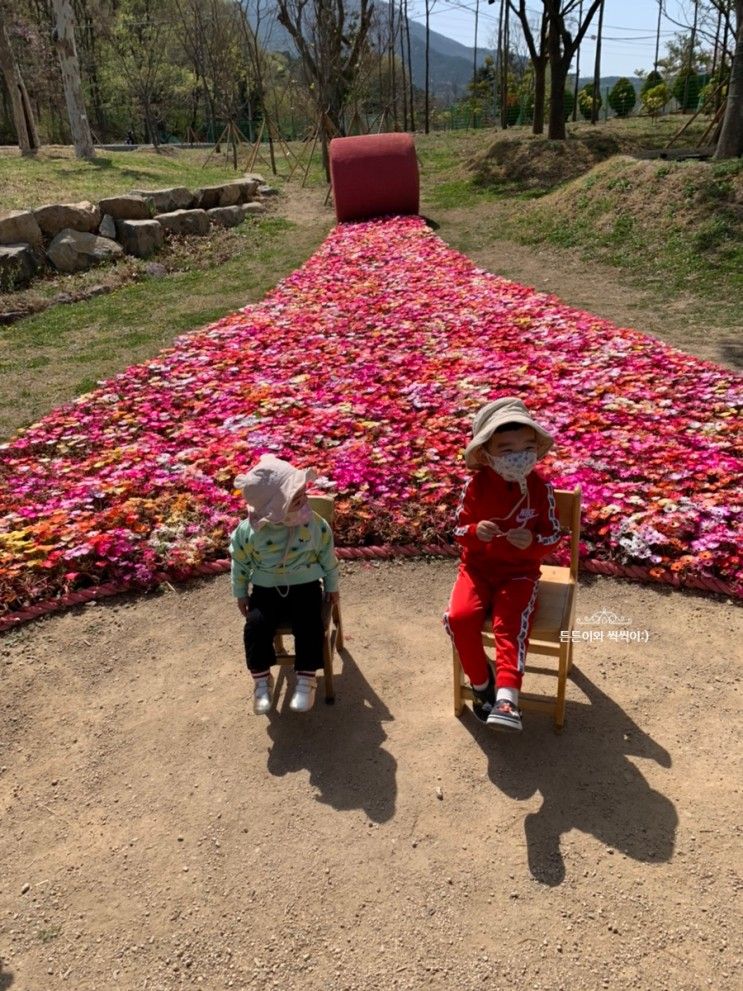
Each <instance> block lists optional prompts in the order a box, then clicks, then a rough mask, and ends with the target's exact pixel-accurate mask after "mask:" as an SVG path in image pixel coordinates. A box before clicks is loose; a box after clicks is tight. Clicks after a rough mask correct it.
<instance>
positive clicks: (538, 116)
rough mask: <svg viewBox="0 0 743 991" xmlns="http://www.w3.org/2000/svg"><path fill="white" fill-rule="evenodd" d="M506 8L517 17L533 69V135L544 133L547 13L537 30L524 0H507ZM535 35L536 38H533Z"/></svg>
mask: <svg viewBox="0 0 743 991" xmlns="http://www.w3.org/2000/svg"><path fill="white" fill-rule="evenodd" d="M508 6H509V7H510V9H511V10H512V11H513V13H514V14H515V15H516V16H517V17H518V19H519V22H520V24H521V30H522V32H523V35H524V40H525V41H526V47H527V48H528V50H529V58H530V59H531V64H532V66H533V67H534V123H533V125H532V131H533V133H534V134H542V133H543V131H544V104H545V93H546V90H547V63H548V61H549V55H548V52H547V11H546V10H544V9H543V10H542V12H541V16H540V18H539V27H538V29H532V25H531V23H530V22H529V15H528V11H527V9H526V0H508ZM535 34H536V37H535Z"/></svg>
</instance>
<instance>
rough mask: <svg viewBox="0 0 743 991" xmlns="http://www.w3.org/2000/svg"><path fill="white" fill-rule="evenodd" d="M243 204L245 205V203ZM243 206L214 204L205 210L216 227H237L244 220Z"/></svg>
mask: <svg viewBox="0 0 743 991" xmlns="http://www.w3.org/2000/svg"><path fill="white" fill-rule="evenodd" d="M243 206H247V203H246V204H243ZM243 206H215V207H213V208H212V209H211V210H207V213H208V215H209V219H210V220H211V222H212V223H213V224H216V225H217V226H218V227H237V225H238V224H241V223H242V222H243V220H245V212H244V210H243Z"/></svg>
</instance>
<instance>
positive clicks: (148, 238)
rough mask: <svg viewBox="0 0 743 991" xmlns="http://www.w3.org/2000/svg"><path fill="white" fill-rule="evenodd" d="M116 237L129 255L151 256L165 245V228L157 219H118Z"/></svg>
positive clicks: (138, 256)
mask: <svg viewBox="0 0 743 991" xmlns="http://www.w3.org/2000/svg"><path fill="white" fill-rule="evenodd" d="M116 238H117V240H118V241H119V242H120V243H121V245H122V247H123V248H124V251H126V253H127V254H128V255H136V256H137V258H149V256H150V255H151V254H153V253H154V252H155V251H158V250H159V249H160V248H162V246H163V229H162V227H161V226H160V224H159V223H158V222H157V220H117V221H116Z"/></svg>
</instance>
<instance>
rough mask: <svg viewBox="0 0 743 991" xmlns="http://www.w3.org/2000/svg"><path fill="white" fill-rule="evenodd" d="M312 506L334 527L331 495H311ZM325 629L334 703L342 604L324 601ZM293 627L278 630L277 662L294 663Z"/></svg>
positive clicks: (328, 691) (328, 686)
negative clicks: (335, 656)
mask: <svg viewBox="0 0 743 991" xmlns="http://www.w3.org/2000/svg"><path fill="white" fill-rule="evenodd" d="M309 503H310V507H311V508H312V510H313V512H315V513H317V514H318V516H322V518H323V519H324V520H326V521H327V522H328V523H329V524H330V527H331V529H332V527H333V522H334V519H335V502H334V500H333V498H332V497H331V496H310V497H309ZM322 618H323V629H324V630H325V639H324V641H323V652H322V663H323V672H324V676H325V677H324V682H325V702H326V703H327V705H332V704H333V703H334V702H335V690H334V688H333V654H334V652H335V651H336V650H337V651H339V652H340V651H341V650H343V622H342V620H341V610H340V606H337V605H331V603H330V602H323V610H322ZM291 633H292V631H291V627H290V626H288V625H287V626H282V627H280V628H279V629H278V630H277V631H276V636H275V638H274V650H275V651H276V663H277V664H281V665H293V664H294V654H292V653H290V652H289V651H288V650H287V649H286V648H285V647H284V637H290V636H291Z"/></svg>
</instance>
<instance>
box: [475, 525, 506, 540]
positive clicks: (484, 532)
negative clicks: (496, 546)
mask: <svg viewBox="0 0 743 991" xmlns="http://www.w3.org/2000/svg"><path fill="white" fill-rule="evenodd" d="M500 532H501V531H500V527H499V526H498V525H497V524H496V523H493V521H492V520H480V522H479V523H478V524H477V527H476V529H475V533H476V534H477V539H478V540H482V541H483V543H486V544H487V543H489V542H490V541H491V540H492V539H493V537H497V535H498V534H499V533H500Z"/></svg>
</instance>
